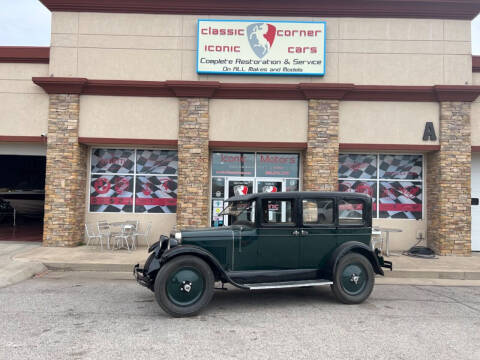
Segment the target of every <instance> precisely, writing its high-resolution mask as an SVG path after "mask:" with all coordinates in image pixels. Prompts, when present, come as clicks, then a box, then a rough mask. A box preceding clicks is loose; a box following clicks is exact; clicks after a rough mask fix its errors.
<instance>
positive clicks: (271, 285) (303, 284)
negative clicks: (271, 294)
mask: <svg viewBox="0 0 480 360" xmlns="http://www.w3.org/2000/svg"><path fill="white" fill-rule="evenodd" d="M332 284H333V282H331V281H329V280H302V281H282V282H272V283H258V284H244V286H245V287H247V288H248V289H249V290H265V289H284V288H296V287H306V286H323V285H332Z"/></svg>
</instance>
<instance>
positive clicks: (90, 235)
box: [85, 224, 103, 250]
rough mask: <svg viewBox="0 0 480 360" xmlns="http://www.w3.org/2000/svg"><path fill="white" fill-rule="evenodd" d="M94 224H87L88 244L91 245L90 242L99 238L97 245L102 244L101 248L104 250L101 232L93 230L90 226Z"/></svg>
mask: <svg viewBox="0 0 480 360" xmlns="http://www.w3.org/2000/svg"><path fill="white" fill-rule="evenodd" d="M89 225H92V224H85V236H86V237H87V246H89V245H90V242H92V243H93V242H94V241H95V240H97V246H98V245H100V247H101V249H102V250H103V237H102V235H100V234H95V232H94V231H93V230H92V227H91V226H89Z"/></svg>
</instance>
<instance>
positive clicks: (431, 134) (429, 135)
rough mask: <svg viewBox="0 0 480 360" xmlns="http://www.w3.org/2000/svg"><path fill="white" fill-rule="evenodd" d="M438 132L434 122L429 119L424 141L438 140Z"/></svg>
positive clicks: (426, 124) (424, 132)
mask: <svg viewBox="0 0 480 360" xmlns="http://www.w3.org/2000/svg"><path fill="white" fill-rule="evenodd" d="M436 140H437V134H435V128H434V127H433V122H431V121H427V122H426V123H425V130H423V141H436Z"/></svg>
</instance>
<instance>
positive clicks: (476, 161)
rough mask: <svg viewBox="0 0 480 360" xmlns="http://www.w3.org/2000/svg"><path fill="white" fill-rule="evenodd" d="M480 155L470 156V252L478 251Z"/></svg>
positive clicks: (479, 231) (479, 245) (479, 230)
mask: <svg viewBox="0 0 480 360" xmlns="http://www.w3.org/2000/svg"><path fill="white" fill-rule="evenodd" d="M479 200H480V154H475V153H473V154H472V250H473V251H480V204H479Z"/></svg>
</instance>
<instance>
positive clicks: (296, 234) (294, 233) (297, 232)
mask: <svg viewBox="0 0 480 360" xmlns="http://www.w3.org/2000/svg"><path fill="white" fill-rule="evenodd" d="M292 235H293V236H298V235H300V232H299V231H298V230H295V231H294V232H292Z"/></svg>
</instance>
